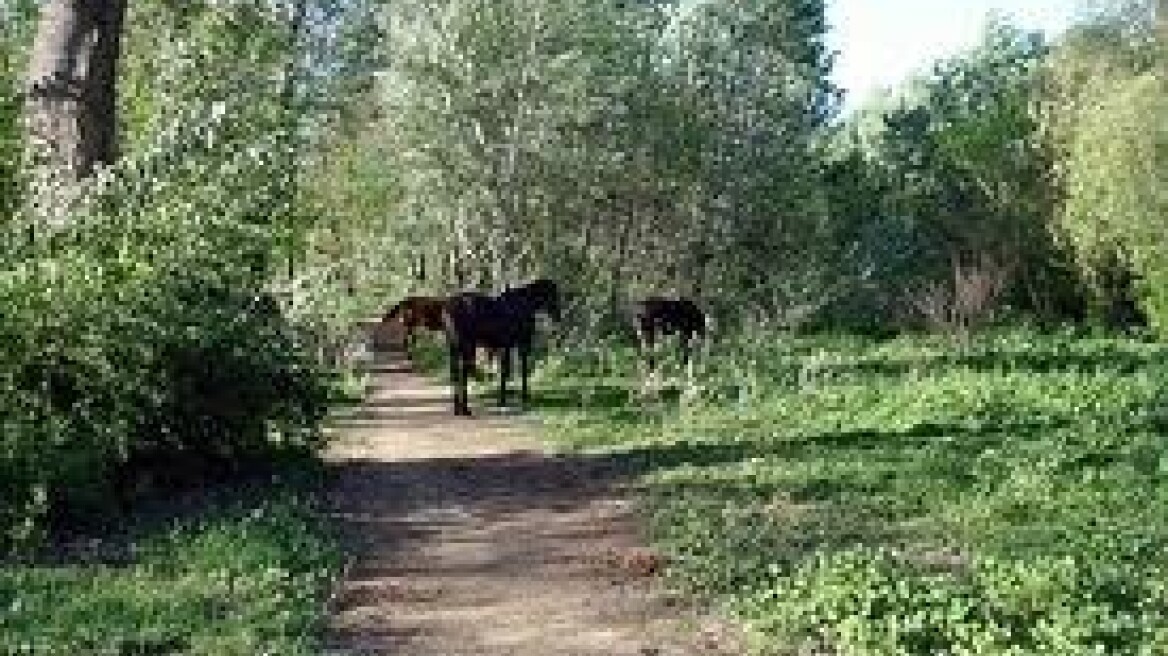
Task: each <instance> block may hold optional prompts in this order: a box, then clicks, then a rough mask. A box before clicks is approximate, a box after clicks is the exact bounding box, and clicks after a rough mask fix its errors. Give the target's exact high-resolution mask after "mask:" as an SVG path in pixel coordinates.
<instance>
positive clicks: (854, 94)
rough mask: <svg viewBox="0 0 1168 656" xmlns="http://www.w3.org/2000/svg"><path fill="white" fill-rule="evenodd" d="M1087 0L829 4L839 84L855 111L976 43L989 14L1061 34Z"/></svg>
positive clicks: (832, 0)
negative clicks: (868, 99) (875, 93)
mask: <svg viewBox="0 0 1168 656" xmlns="http://www.w3.org/2000/svg"><path fill="white" fill-rule="evenodd" d="M1082 4H1083V3H1082V0H828V6H827V12H828V14H827V17H828V23H829V25H830V27H831V33H830V35H829V44H830V45H831V47H832V48H833V49H835V50H838V51H840V54H839V56H838V57H837V59H836V65H835V76H834V77H835V81H836V84H838V85H840V86H841V87H843V88H844V89H845V90H847V92H848V93H847V97H846V100H845V107H846V108H848V109H852V108H855V107H856V106H858V105H859V104H860V103H862V102H863V100H864V98H866V97H868V96H870V95H871V93H872V92H873V91H875V90H877V89H879V88H881V87H886V86H893V85H895V84H896V83H897V82H900V81H902V80H904V79H905V78H906V77H908V76H909V75H910V74H911V73H913V72H914V71H915V70H917V69H920V68H922V67H927V66H928V65H929V64H930V63H931V62H932V61H933V60H935V59H938V58H941V57H945V56H947V55H951V54H954V53H956V52H959V51H960V50H962V49H963V48H966V47H968V46H971V45H973V44H974V43H976V42H977V38H978V36H979V34H980V33H981V27H982V26H983V25H984V24H985V17H986V15H987V13H988V12H992V11H997V12H999V13H1003V14H1006V15H1010V16H1013V17H1014V19H1015V21H1014V22H1015V24H1017V25H1019V26H1020V27H1023V28H1026V29H1042V30H1044V31H1046V32H1047V33H1048V34H1052V35H1053V34H1057V33H1058V32H1059V31H1061V29H1062V28H1064V27H1065V26H1066V25H1067V24H1068V23H1069V22H1070V20H1071V19H1072V17H1073V16H1074V14H1075V10H1076V8H1077V7H1080V6H1081V5H1082Z"/></svg>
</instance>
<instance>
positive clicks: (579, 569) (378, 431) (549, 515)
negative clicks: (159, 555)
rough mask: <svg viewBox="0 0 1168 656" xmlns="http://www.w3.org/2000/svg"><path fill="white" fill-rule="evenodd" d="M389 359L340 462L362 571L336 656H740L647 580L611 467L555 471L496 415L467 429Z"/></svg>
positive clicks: (479, 415)
mask: <svg viewBox="0 0 1168 656" xmlns="http://www.w3.org/2000/svg"><path fill="white" fill-rule="evenodd" d="M379 359H380V362H379V363H378V364H377V365H376V366H375V367H374V371H375V377H374V384H375V389H374V393H373V394H372V396H371V398H370V400H369V401H368V403H367V404H366V405H365V406H364V407H363V408H362V409H361V410H360V411H359V412H358V413H356V414H355V415H354V416H353V417H351V418H348V419H346V420H344V421H342V422H341V423H340V425H339V426H338V429H339V430H340V436H339V438H338V440H337V444H336V446H335V448H334V449H333V450H332V453H331V461H332V463H333V465H334V466H335V467H336V468H337V472H338V478H337V483H336V486H335V488H334V490H333V500H332V504H333V508H334V509H335V512H336V513H337V515H338V516H339V517H340V518H341V520H342V525H343V526H344V534H345V540H346V542H347V544H346V548H347V549H348V552H349V553H350V554H353V555H354V556H355V557H356V560H355V565H354V566H353V568H352V569H351V570H350V571H349V573H348V575H347V577H346V580H345V581H344V582H343V583H342V585H341V588H340V590H339V592H338V596H337V599H336V614H335V616H334V617H333V619H332V631H331V636H330V641H329V643H330V644H329V652H328V653H329V654H335V655H337V656H339V655H341V654H348V655H355V654H398V655H401V656H488V655H490V656H503V655H507V656H560V655H563V656H586V655H597V656H599V655H602V654H603V655H605V656H626V655H627V656H653V655H656V656H683V655H684V656H690V655H705V656H711V655H714V654H719V655H725V654H731V653H736V651H735V650H733V648H732V646H731V644H730V643H731V641H730V639H729V638H728V637H727V632H725V631H724V630H722V629H721V628H720V625H719V623H718V622H716V621H714V620H712V619H710V618H706V617H702V616H700V615H698V614H696V613H695V612H693V611H689V610H685V609H684V608H682V606H681V605H680V604H678V603H677V602H676V601H675V600H672V599H670V598H669V597H668V595H666V594H665V593H663V592H662V591H661V590H660V589H659V588H660V586H659V585H657V584H655V583H654V580H653V578H652V576H649V575H648V574H649V573H650V572H651V571H652V570H654V569H655V567H656V566H657V565H658V563H657V561H656V560H655V557H654V556H653V555H652V553H651V552H649V551H648V550H645V549H642V548H640V540H639V535H638V530H637V524H636V522H635V521H634V518H633V516H632V509H631V507H630V504H629V503H628V502H627V501H626V500H625V498H623V495H622V492H621V490H620V489H619V487H620V486H619V483H618V482H617V481H616V480H615V479H614V477H613V475H612V473H611V472H610V471H606V470H605V467H604V466H603V465H602V464H600V463H597V462H589V461H587V460H583V459H580V458H569V457H554V456H548V455H544V454H543V452H542V451H541V450H540V447H539V444H538V441H537V440H536V439H535V437H534V433H535V428H534V425H533V424H532V423H531V422H530V420H527V419H524V418H522V417H517V416H507V415H504V414H500V413H498V412H492V411H491V410H490V409H488V404H486V403H485V402H480V403H479V404H478V405H477V406H474V410H475V412H476V416H475V418H473V419H461V418H455V417H453V416H452V414H451V412H450V408H449V396H448V391H447V389H446V388H444V387H439V386H436V385H434V384H433V383H431V382H430V381H428V380H427V379H425V378H422V377H421V376H418V375H416V374H414V373H412V372H411V371H410V369H409V364H408V362H406V361H405V360H404V359H403V358H402V356H401V355H393V354H380V355H379ZM492 401H493V399H492ZM473 405H474V404H473V403H472V406H473Z"/></svg>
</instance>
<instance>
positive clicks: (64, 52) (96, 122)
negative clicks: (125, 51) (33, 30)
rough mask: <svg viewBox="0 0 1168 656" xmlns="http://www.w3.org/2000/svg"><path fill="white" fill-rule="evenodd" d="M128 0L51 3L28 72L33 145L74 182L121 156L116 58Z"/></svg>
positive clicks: (43, 16)
mask: <svg viewBox="0 0 1168 656" xmlns="http://www.w3.org/2000/svg"><path fill="white" fill-rule="evenodd" d="M125 13H126V0H49V2H46V3H45V4H44V6H43V7H42V8H41V16H40V21H39V24H38V27H37V35H36V40H35V42H34V46H33V51H32V58H31V61H30V64H29V76H28V91H27V94H28V100H27V103H28V104H27V107H28V110H27V111H28V115H29V125H30V131H31V136H32V139H33V143H34V147H38V148H43V151H42V154H43V155H44V156H46V157H47V158H48V160H47V162H46V163H47V164H48V165H49V166H50V167H53V168H54V169H58V170H59V171H60V172H62V173H65V174H66V178H65V179H66V181H71V182H76V181H78V180H81V179H83V178H86V177H88V176H89V175H91V174H92V173H93V171H94V169H95V167H96V166H98V165H101V164H111V163H113V161H114V159H115V157H116V154H117V144H116V126H117V117H116V111H115V108H116V106H117V90H116V81H117V62H118V56H119V53H120V48H121V33H122V22H123V20H124V17H125Z"/></svg>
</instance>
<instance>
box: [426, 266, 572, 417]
mask: <svg viewBox="0 0 1168 656" xmlns="http://www.w3.org/2000/svg"><path fill="white" fill-rule="evenodd" d="M538 312H544V313H546V314H547V315H548V316H549V317H551V318H552V319H554V320H555V321H559V320H560V292H559V288H558V287H557V286H556V283H554V282H552V281H551V280H547V279H541V280H536V281H535V282H532V283H530V284H528V285H524V286H522V287H516V288H514V289H508V290H507V291H505V292H503V293H502V294H499V295H498V296H497V297H491V296H487V295H485V294H479V293H475V292H466V293H462V294H457V295H455V296H451V297H450V298H449V299H447V300H446V312H445V320H446V343H447V345H448V347H449V349H450V379H451V381H450V382H451V385H453V387H454V414H456V415H465V416H470V402H469V399H468V396H467V377H468V375H469V374H470V373H471V372H472V371H473V366H474V360H475V352H476V351H477V350H478V348H479V347H486V348H488V349H492V350H495V351H497V353H498V355H499V405H500V406H504V405H506V404H507V378H508V377H509V376H510V375H511V350H512V349H515V350H517V351H519V367H520V376H521V380H522V388H521V392H520V398H521V399H522V402H523V403H527V401H528V390H527V375H528V360H529V359H530V356H531V346H532V341H533V340H534V337H535V317H536V313H538Z"/></svg>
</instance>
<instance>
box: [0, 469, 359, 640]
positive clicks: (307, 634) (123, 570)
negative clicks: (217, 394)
mask: <svg viewBox="0 0 1168 656" xmlns="http://www.w3.org/2000/svg"><path fill="white" fill-rule="evenodd" d="M321 474H322V470H321V468H320V466H319V464H317V463H314V462H312V461H309V460H304V459H303V458H302V457H298V458H291V459H284V461H283V462H281V463H280V465H279V466H278V467H273V468H271V469H270V471H269V472H268V473H267V475H264V476H253V477H251V478H249V479H248V480H244V481H237V482H236V483H234V484H232V485H229V486H221V487H218V488H217V489H215V490H214V491H212V492H210V493H202V494H198V495H190V498H189V499H186V500H185V501H184V502H183V503H175V502H173V500H172V501H171V502H167V503H166V504H164V506H163V507H161V508H160V507H159V505H158V504H157V503H155V504H153V506H154V507H153V508H152V509H150V510H143V511H141V512H139V513H137V514H136V515H135V516H134V518H133V519H132V520H128V521H124V522H118V523H117V526H116V527H114V526H106V527H104V528H103V529H102V530H101V531H100V532H94V533H92V534H90V536H89V537H84V538H82V537H77V538H75V539H73V540H71V541H69V542H67V543H62V544H67V545H68V547H67V548H65V547H59V548H58V549H55V550H54V551H53V552H51V553H50V554H49V555H45V556H42V557H40V558H39V559H37V560H34V561H32V562H23V563H19V564H18V563H8V564H0V608H3V609H4V612H3V613H0V654H5V655H8V654H12V655H17V654H19V655H21V656H34V655H42V654H43V655H49V654H93V655H95V656H96V655H107V654H108V655H113V654H192V655H193V654H205V655H207V656H229V655H235V654H238V655H240V656H244V655H247V656H252V655H254V654H265V653H266V654H281V655H285V654H286V655H289V656H291V655H296V654H305V655H307V654H315V653H319V651H318V649H319V643H318V642H317V641H318V638H319V633H320V631H319V629H320V628H321V625H320V622H321V618H322V617H323V611H324V604H325V600H326V599H327V596H328V593H329V589H330V587H331V583H332V581H333V580H335V577H336V574H337V572H338V570H339V565H340V556H339V553H338V551H337V545H336V540H335V537H334V535H333V528H332V527H331V526H330V525H328V523H327V521H326V520H325V519H324V518H323V516H322V515H321V514H320V512H319V509H318V508H317V504H318V502H317V499H316V495H317V493H318V491H319V486H320V484H321V483H322V480H323V479H322V476H321ZM145 507H147V508H149V507H150V504H146V506H145Z"/></svg>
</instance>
